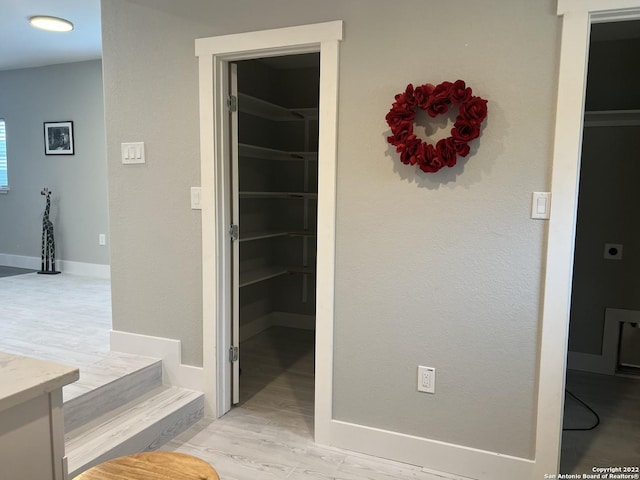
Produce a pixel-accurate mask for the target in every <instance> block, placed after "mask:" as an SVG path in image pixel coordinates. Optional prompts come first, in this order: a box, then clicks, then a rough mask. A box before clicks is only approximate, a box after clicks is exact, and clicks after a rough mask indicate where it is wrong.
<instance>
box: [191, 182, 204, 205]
mask: <svg viewBox="0 0 640 480" xmlns="http://www.w3.org/2000/svg"><path fill="white" fill-rule="evenodd" d="M201 192H202V189H201V187H191V210H202V201H201V197H202V194H201Z"/></svg>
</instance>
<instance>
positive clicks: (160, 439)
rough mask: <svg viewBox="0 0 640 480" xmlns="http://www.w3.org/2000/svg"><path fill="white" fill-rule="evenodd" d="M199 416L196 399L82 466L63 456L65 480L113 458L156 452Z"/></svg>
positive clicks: (201, 405) (200, 409)
mask: <svg viewBox="0 0 640 480" xmlns="http://www.w3.org/2000/svg"><path fill="white" fill-rule="evenodd" d="M203 415H204V396H203V395H200V396H198V397H197V398H195V399H194V400H192V401H191V402H189V403H187V404H185V405H183V406H182V407H181V408H179V409H177V410H176V411H173V412H171V413H169V414H168V415H167V416H165V417H164V418H162V419H161V420H159V421H157V422H155V423H153V424H152V425H149V426H148V427H147V428H145V429H144V430H143V431H141V432H138V433H136V434H135V435H133V436H131V437H130V438H123V439H122V442H121V443H119V444H118V446H116V447H114V448H111V449H108V450H106V451H104V452H100V453H96V456H95V457H94V458H92V459H90V460H85V461H84V462H83V464H82V465H78V464H77V461H74V455H73V452H67V455H68V457H69V478H74V477H75V476H76V475H79V474H80V473H82V472H83V471H85V470H87V469H89V468H91V467H92V466H94V465H97V464H99V463H102V462H104V461H107V460H110V459H113V458H117V457H121V456H123V455H130V454H133V453H138V452H142V451H150V450H156V449H158V448H159V447H161V446H162V445H164V444H165V443H166V442H168V441H169V440H171V439H172V438H173V437H175V436H176V435H178V434H180V433H182V432H183V431H185V430H187V429H188V428H189V427H190V426H191V425H193V424H194V423H196V422H197V421H198V420H200V419H201V418H202V417H203Z"/></svg>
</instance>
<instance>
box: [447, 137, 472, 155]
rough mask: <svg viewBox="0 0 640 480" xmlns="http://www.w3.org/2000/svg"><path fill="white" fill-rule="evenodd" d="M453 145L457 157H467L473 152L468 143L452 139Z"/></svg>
mask: <svg viewBox="0 0 640 480" xmlns="http://www.w3.org/2000/svg"><path fill="white" fill-rule="evenodd" d="M451 143H452V145H453V148H454V150H455V151H456V154H457V155H460V156H461V157H466V156H467V155H469V152H470V151H471V147H470V146H469V144H468V143H467V142H460V141H457V140H454V139H453V137H452V138H451Z"/></svg>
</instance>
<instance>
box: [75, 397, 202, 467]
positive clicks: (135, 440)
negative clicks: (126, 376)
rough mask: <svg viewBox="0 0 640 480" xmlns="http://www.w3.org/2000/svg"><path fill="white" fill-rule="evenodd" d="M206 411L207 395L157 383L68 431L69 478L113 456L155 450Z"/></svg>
mask: <svg viewBox="0 0 640 480" xmlns="http://www.w3.org/2000/svg"><path fill="white" fill-rule="evenodd" d="M203 413H204V395H203V394H202V393H201V392H194V391H191V390H186V389H182V388H177V387H166V386H161V387H157V388H155V389H154V390H152V391H150V392H148V393H147V394H145V395H143V396H141V397H139V398H138V399H136V400H133V401H131V402H128V403H126V404H124V405H122V406H120V407H118V408H116V409H115V410H113V411H111V412H107V413H105V414H103V415H102V416H100V417H98V418H96V419H95V420H93V421H91V422H89V423H87V424H85V425H83V426H82V427H80V428H77V429H75V430H73V431H70V432H69V433H67V434H66V435H65V449H66V455H67V459H68V470H69V478H74V477H75V476H76V475H79V474H80V473H82V472H83V471H85V470H87V469H88V468H90V467H92V466H94V465H97V464H98V463H101V462H104V461H106V460H110V459H112V458H116V457H120V456H123V455H130V454H132V453H137V452H143V451H150V450H156V449H157V448H159V447H160V446H161V445H163V444H164V443H166V442H167V441H169V440H170V439H172V438H173V437H175V436H176V435H178V434H179V433H181V432H183V431H184V430H186V429H187V428H189V427H190V426H191V425H193V424H194V423H195V422H197V421H198V420H199V419H201V418H202V417H203Z"/></svg>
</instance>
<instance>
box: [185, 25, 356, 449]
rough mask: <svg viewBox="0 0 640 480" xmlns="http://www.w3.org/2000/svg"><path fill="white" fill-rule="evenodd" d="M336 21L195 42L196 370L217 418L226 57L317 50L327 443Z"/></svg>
mask: <svg viewBox="0 0 640 480" xmlns="http://www.w3.org/2000/svg"><path fill="white" fill-rule="evenodd" d="M342 30H343V25H342V21H334V22H327V23H319V24H312V25H302V26H296V27H288V28H279V29H274V30H263V31H258V32H248V33H240V34H231V35H223V36H218V37H209V38H201V39H197V40H196V56H197V57H198V59H199V94H200V155H201V172H200V173H201V186H202V288H203V292H202V297H203V305H202V309H203V312H202V314H203V319H202V332H203V373H204V390H205V392H204V393H205V411H206V414H207V415H209V416H214V417H218V416H220V415H222V414H223V413H224V412H225V405H226V404H225V402H228V401H229V398H230V397H229V395H228V391H225V385H228V384H229V382H230V379H228V378H227V377H226V376H228V374H229V370H230V369H228V368H222V366H223V365H224V363H223V362H226V361H228V357H227V355H228V347H229V346H230V341H231V332H230V328H229V327H230V319H231V305H230V303H231V302H230V301H229V299H230V298H231V297H230V289H231V281H230V277H231V273H230V263H231V262H230V257H231V255H230V242H229V238H228V232H227V229H228V226H229V224H230V211H231V209H230V206H229V199H230V198H231V195H230V193H231V192H230V184H229V181H228V179H229V173H230V172H229V168H230V166H229V162H227V161H226V160H225V159H227V158H230V157H229V156H230V150H229V148H230V141H229V135H230V129H229V127H230V125H229V118H228V115H227V111H226V98H227V95H228V88H229V85H228V83H229V82H228V73H229V62H232V61H236V60H246V59H252V58H260V57H268V56H278V55H292V54H299V53H310V52H320V104H319V107H320V108H319V112H320V113H319V114H320V117H319V149H318V198H319V201H318V225H317V227H318V230H317V232H318V234H317V235H318V236H317V239H318V245H317V258H318V262H317V263H318V265H317V272H316V276H317V277H316V278H317V291H316V371H315V440H316V442H318V443H328V439H329V430H330V422H331V417H332V395H333V393H332V388H333V380H332V371H333V320H334V271H335V213H336V165H337V108H338V64H339V43H340V41H341V40H342Z"/></svg>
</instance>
